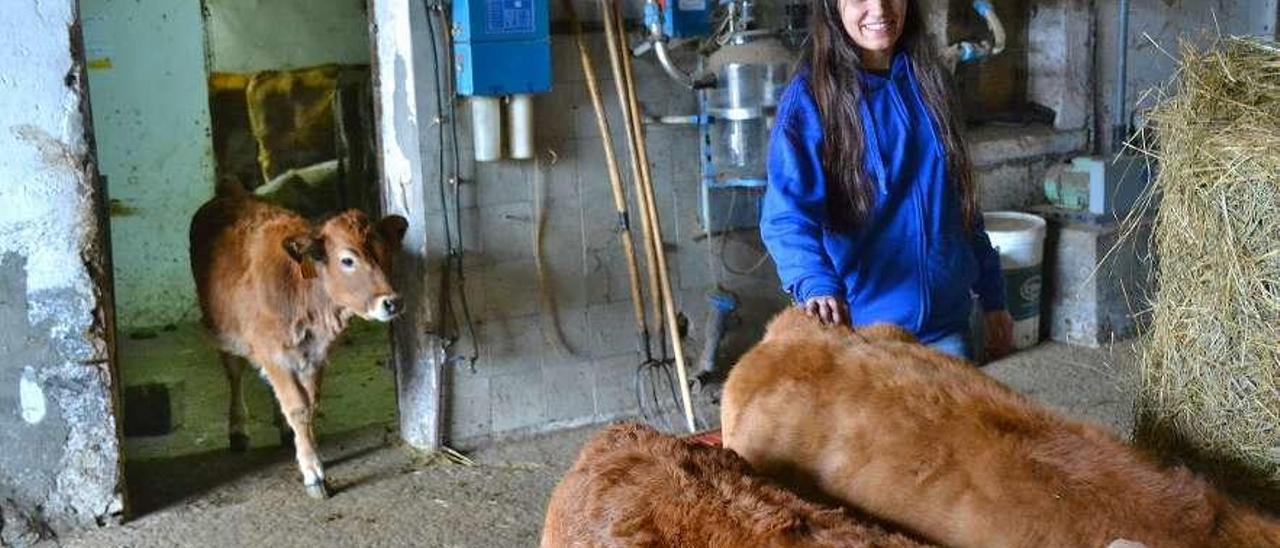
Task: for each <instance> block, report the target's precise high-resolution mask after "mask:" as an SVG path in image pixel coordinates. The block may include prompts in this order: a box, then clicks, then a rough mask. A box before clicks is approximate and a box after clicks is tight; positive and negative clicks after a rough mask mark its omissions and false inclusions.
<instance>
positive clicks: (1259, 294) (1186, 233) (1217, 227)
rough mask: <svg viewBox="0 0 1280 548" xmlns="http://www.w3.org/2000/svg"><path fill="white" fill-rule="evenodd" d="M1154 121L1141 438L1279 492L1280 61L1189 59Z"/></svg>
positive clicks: (1268, 50) (1267, 49) (1232, 479)
mask: <svg viewBox="0 0 1280 548" xmlns="http://www.w3.org/2000/svg"><path fill="white" fill-rule="evenodd" d="M1150 120H1151V122H1152V125H1153V126H1154V127H1155V131H1156V143H1155V147H1154V148H1152V149H1151V150H1149V151H1146V152H1148V153H1149V154H1151V156H1152V157H1153V158H1154V159H1155V160H1156V162H1157V163H1158V164H1159V172H1158V175H1157V178H1156V181H1155V184H1154V186H1153V191H1154V193H1155V195H1156V196H1157V197H1158V200H1159V208H1158V212H1157V213H1156V218H1155V226H1154V229H1153V230H1154V232H1153V235H1152V238H1153V244H1154V246H1155V253H1156V254H1157V256H1158V257H1159V265H1158V269H1157V273H1156V276H1157V279H1156V282H1157V289H1156V292H1155V293H1154V302H1153V303H1152V304H1153V309H1152V311H1151V312H1152V319H1151V325H1150V330H1149V332H1148V333H1147V334H1146V336H1145V337H1144V339H1143V344H1142V349H1141V355H1140V371H1141V374H1140V381H1139V388H1138V389H1139V393H1138V398H1137V405H1138V409H1137V411H1138V413H1137V425H1136V426H1137V432H1136V434H1135V437H1136V439H1137V441H1138V442H1139V443H1143V444H1145V445H1148V446H1150V447H1153V448H1155V449H1157V450H1159V451H1163V452H1165V453H1166V454H1176V455H1178V456H1179V457H1180V458H1182V460H1186V461H1189V462H1190V463H1191V464H1193V465H1199V466H1198V467H1200V468H1202V469H1203V470H1204V471H1206V472H1208V473H1209V474H1210V475H1212V476H1216V477H1217V478H1219V479H1220V480H1226V481H1227V483H1234V484H1235V485H1234V486H1235V487H1244V486H1248V487H1259V486H1262V487H1267V488H1270V490H1272V491H1273V492H1274V490H1275V488H1276V487H1277V486H1280V377H1277V373H1280V47H1277V45H1276V44H1275V43H1273V42H1268V41H1262V40H1257V39H1241V38H1229V39H1224V40H1220V41H1218V43H1216V44H1215V45H1214V46H1213V47H1211V48H1209V49H1207V50H1197V49H1195V48H1193V47H1191V46H1184V47H1183V49H1182V60H1181V64H1180V67H1179V70H1178V72H1177V73H1176V75H1175V79H1174V81H1173V83H1172V84H1171V85H1170V86H1169V87H1168V88H1166V89H1165V90H1163V92H1162V93H1161V94H1160V95H1159V97H1158V101H1157V106H1156V107H1155V108H1154V109H1153V110H1152V111H1151V112H1150ZM1241 480H1243V483H1242V482H1241ZM1255 495H1256V493H1255ZM1273 500H1274V499H1273Z"/></svg>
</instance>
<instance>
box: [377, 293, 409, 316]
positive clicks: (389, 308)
mask: <svg viewBox="0 0 1280 548" xmlns="http://www.w3.org/2000/svg"><path fill="white" fill-rule="evenodd" d="M382 309H383V310H385V311H386V312H387V314H391V315H394V314H399V313H400V311H401V310H403V309H404V300H403V299H401V298H400V296H399V295H391V296H388V297H383V298H382Z"/></svg>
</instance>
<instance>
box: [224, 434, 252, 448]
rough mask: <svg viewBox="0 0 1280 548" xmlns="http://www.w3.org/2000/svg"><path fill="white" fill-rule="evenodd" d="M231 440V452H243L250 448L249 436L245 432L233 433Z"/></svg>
mask: <svg viewBox="0 0 1280 548" xmlns="http://www.w3.org/2000/svg"><path fill="white" fill-rule="evenodd" d="M229 440H230V442H231V452H233V453H243V452H245V451H247V450H248V449H249V436H247V435H245V434H240V433H236V434H231V435H230V436H229Z"/></svg>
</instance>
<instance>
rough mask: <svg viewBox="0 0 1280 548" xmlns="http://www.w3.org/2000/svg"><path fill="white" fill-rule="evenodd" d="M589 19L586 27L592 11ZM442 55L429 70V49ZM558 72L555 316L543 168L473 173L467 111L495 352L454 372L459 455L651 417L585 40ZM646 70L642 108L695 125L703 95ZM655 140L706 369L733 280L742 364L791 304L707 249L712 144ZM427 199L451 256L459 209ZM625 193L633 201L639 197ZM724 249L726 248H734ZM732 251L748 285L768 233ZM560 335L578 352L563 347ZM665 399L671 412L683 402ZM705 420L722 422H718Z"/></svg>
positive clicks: (734, 338) (428, 146) (472, 249)
mask: <svg viewBox="0 0 1280 548" xmlns="http://www.w3.org/2000/svg"><path fill="white" fill-rule="evenodd" d="M581 8H582V10H583V12H586V10H587V8H586V6H581ZM587 13H590V12H587ZM584 17H585V16H584ZM437 28H439V27H437ZM415 30H416V31H417V33H416V34H415V40H417V41H418V42H419V44H420V45H421V44H426V43H427V42H426V40H427V35H426V33H425V32H424V29H415ZM588 39H589V48H590V50H591V51H592V52H593V55H594V61H595V67H596V71H597V73H598V75H600V76H601V77H602V80H601V81H600V86H601V89H602V90H603V91H604V100H605V103H606V105H607V106H608V107H607V108H608V109H609V112H610V116H611V118H610V121H611V123H612V124H613V126H612V133H613V138H614V142H615V145H616V147H617V148H616V150H617V151H618V154H619V155H620V157H622V158H625V156H626V145H625V140H624V137H623V127H622V120H621V117H620V115H619V111H618V107H617V99H616V93H615V92H614V84H613V80H612V78H611V77H610V69H609V65H608V60H607V58H606V57H605V56H604V52H605V51H606V50H605V48H604V42H603V36H602V35H601V34H598V33H595V34H589V35H588ZM421 47H425V46H421ZM426 54H427V55H428V57H427V58H428V59H429V50H427V51H426ZM684 61H685V62H688V59H685V60H684ZM552 62H553V70H554V87H555V89H554V91H553V92H552V93H550V94H543V95H539V96H537V97H536V99H535V123H534V126H535V128H536V132H537V136H536V143H537V149H538V151H539V152H540V153H543V154H544V156H543V157H544V158H547V157H549V156H548V155H547V151H548V150H554V151H555V157H556V161H555V163H554V165H547V164H548V163H549V162H546V161H544V163H543V172H542V181H543V184H542V186H543V192H544V194H543V195H544V197H545V200H544V203H545V207H546V210H545V215H546V219H547V223H546V229H545V230H546V233H545V236H544V244H543V249H544V259H545V267H546V269H547V271H548V279H549V280H550V284H549V287H548V289H547V290H548V291H549V292H550V299H549V300H548V301H542V300H541V299H540V294H539V289H538V282H537V272H536V271H537V266H536V262H535V255H534V250H533V237H532V233H533V230H534V228H533V219H534V214H535V211H534V203H535V201H534V168H533V162H531V161H511V160H503V161H499V162H494V163H480V164H477V163H475V162H473V161H472V160H471V159H470V158H471V144H470V121H469V116H468V114H467V109H466V108H465V105H462V106H460V108H459V115H460V119H459V122H460V124H459V130H460V131H459V138H460V144H461V147H462V151H461V153H462V158H463V161H462V166H461V167H462V172H463V178H464V182H463V186H462V188H461V189H460V192H461V201H460V203H459V205H460V212H461V216H460V224H461V228H462V230H461V233H460V234H461V238H462V245H463V248H464V249H465V253H466V254H465V258H464V264H465V274H466V295H467V297H468V301H469V304H470V306H471V309H472V312H473V316H474V319H475V320H476V326H475V327H476V335H477V342H478V343H479V349H480V350H479V359H478V360H477V361H476V363H475V367H474V370H473V369H471V368H469V367H467V363H466V361H454V362H451V365H449V366H448V369H447V371H446V375H445V378H446V380H445V392H446V394H447V396H446V402H445V409H446V412H445V415H446V416H445V419H446V424H445V425H444V431H445V435H446V438H447V439H448V441H450V442H451V443H454V444H461V445H463V446H466V445H471V444H475V443H480V442H481V441H483V440H488V439H493V438H497V437H504V436H509V435H517V434H522V433H529V432H535V431H540V430H547V429H551V428H557V427H564V426H569V425H575V424H584V423H588V422H599V421H603V420H607V419H609V418H612V417H617V416H620V415H629V414H634V413H635V412H636V409H637V404H636V396H635V393H634V391H633V386H634V378H635V377H634V375H635V372H636V369H637V367H638V366H639V365H640V363H641V361H642V360H643V358H642V356H641V354H640V353H639V352H638V351H637V347H638V344H637V337H636V335H635V328H634V327H633V320H632V308H631V307H632V304H631V300H630V297H629V292H628V284H629V282H628V275H627V272H626V268H625V264H626V263H625V259H624V257H623V255H622V252H621V251H620V248H619V244H618V239H617V236H616V234H615V232H614V228H615V226H616V224H617V216H616V213H615V212H614V209H613V205H612V204H613V201H612V194H611V190H610V187H609V183H608V177H607V173H606V171H605V168H604V166H605V160H604V152H603V149H602V148H601V138H600V134H599V131H598V130H597V128H596V122H595V118H594V112H593V110H592V107H591V104H590V101H589V98H588V94H587V87H586V84H585V81H584V78H583V75H582V69H581V66H580V64H579V60H578V50H577V47H576V45H575V42H574V41H573V39H572V37H571V36H566V35H554V36H553V61H552ZM636 69H637V71H638V74H637V77H636V80H637V82H638V83H639V90H638V92H639V97H640V100H641V102H642V103H644V105H645V108H646V111H647V112H650V113H661V114H690V113H693V112H694V111H695V109H696V102H695V97H694V95H693V94H692V93H689V92H686V91H682V90H680V89H678V86H675V85H673V84H672V83H671V82H670V81H669V80H668V79H667V78H666V76H665V75H663V74H661V72H660V69H658V68H657V66H656V64H654V63H653V61H652V59H651V58H649V57H646V58H643V59H640V60H638V61H637V65H636ZM419 84H420V87H419V90H420V92H419V95H418V103H419V105H424V104H427V105H434V101H435V97H434V95H431V93H434V88H433V87H432V86H430V85H429V83H428V82H423V79H422V78H420V79H419ZM647 135H648V139H649V151H650V157H651V159H652V166H653V174H654V183H655V186H656V188H655V193H656V195H657V202H658V207H659V209H660V216H661V218H662V223H663V230H664V233H665V244H666V247H667V249H668V263H669V265H670V270H671V276H672V283H673V286H674V287H675V288H676V289H675V291H674V292H675V293H676V295H675V296H676V299H677V301H678V303H679V304H678V308H679V309H680V310H681V311H682V312H683V313H684V314H685V315H686V316H687V317H688V318H689V320H690V324H691V325H690V336H689V338H688V339H687V341H686V354H687V355H688V356H689V358H690V366H691V367H692V366H693V360H694V359H695V358H696V357H697V356H698V353H699V351H700V349H701V340H702V332H703V322H704V319H705V311H706V308H707V302H706V297H705V292H706V291H707V290H708V289H710V288H711V287H712V286H713V285H712V284H713V280H716V279H718V280H720V281H721V283H722V284H723V285H724V287H726V288H727V289H729V290H731V291H734V292H735V293H737V295H738V297H739V299H740V300H741V301H742V309H741V314H740V323H739V324H738V327H737V328H736V329H734V330H733V332H732V334H731V336H730V340H729V341H728V342H727V346H728V347H730V348H736V349H737V350H736V351H737V352H740V351H741V350H742V349H744V348H745V347H746V346H747V345H748V344H750V343H751V342H752V341H754V340H755V339H756V338H757V337H758V335H759V332H760V329H761V327H762V324H763V321H764V319H765V318H767V317H768V316H770V315H771V314H772V312H773V311H775V310H777V309H778V308H779V307H780V306H782V305H783V304H784V303H785V300H784V297H783V295H782V293H781V291H780V290H779V288H778V284H777V281H776V279H775V274H774V272H773V270H772V267H771V265H770V264H769V262H768V261H764V262H763V263H762V264H761V265H760V266H759V267H758V268H757V269H756V270H755V271H754V273H753V275H747V276H738V275H732V274H728V273H721V272H719V271H720V270H723V269H722V268H721V267H720V266H719V260H718V259H715V264H716V270H717V272H715V273H713V271H712V270H711V269H710V268H709V267H708V264H709V257H708V253H707V247H706V246H707V240H706V239H703V238H699V237H698V232H699V228H698V221H697V204H698V184H699V165H698V159H697V154H698V148H697V144H696V143H697V141H696V139H697V132H696V130H694V129H692V128H688V127H650V128H649V130H648V133H647ZM439 143H440V141H439V138H438V136H437V133H436V131H435V127H434V126H431V125H429V124H428V125H425V126H424V128H423V132H422V153H423V155H424V158H426V159H427V160H428V161H434V159H435V158H436V157H437V154H438V146H439ZM446 156H447V155H446ZM627 165H628V164H624V165H623V167H624V169H627V168H626V166H627ZM629 178H630V176H629V172H628V175H627V176H626V180H629ZM427 184H428V189H430V192H428V197H429V199H428V201H427V207H428V215H430V216H433V217H434V219H433V221H432V222H433V230H432V234H431V241H432V249H433V250H434V251H435V252H437V253H440V252H441V250H442V249H443V248H444V245H445V244H444V237H443V234H442V232H443V230H442V228H441V227H442V226H443V223H439V224H435V223H437V222H438V220H439V219H440V218H441V217H442V216H443V215H444V214H445V211H446V209H447V211H448V214H449V215H452V214H453V211H452V203H451V202H450V204H449V207H447V208H442V207H441V204H440V202H439V201H438V199H436V197H435V196H436V194H435V190H434V188H435V187H434V185H435V184H436V183H435V181H427ZM625 184H627V186H628V189H629V188H630V183H629V182H628V183H625ZM628 192H630V190H628ZM632 204H633V205H632V210H631V211H632V213H631V216H632V219H633V225H634V226H633V231H632V232H633V235H634V237H635V239H636V242H637V244H638V243H639V242H640V241H641V232H640V228H639V226H640V225H639V221H638V219H639V213H638V210H636V209H634V204H635V202H634V200H633V201H632ZM456 237H457V235H455V238H456ZM713 242H714V245H715V246H716V248H717V249H719V248H720V246H721V240H719V239H714V240H713ZM637 247H639V246H638V245H637ZM725 249H726V253H725V255H726V261H728V262H729V263H730V265H731V267H736V268H739V269H744V270H745V269H747V268H748V267H750V266H752V265H753V264H756V263H758V262H759V259H760V258H761V253H763V249H762V248H760V247H758V240H757V238H756V236H755V234H754V233H753V232H746V233H743V234H740V235H736V236H734V237H733V238H732V239H731V241H729V242H727V243H725ZM641 268H642V270H641V272H642V273H643V272H644V271H643V266H641ZM642 283H643V280H642ZM548 304H550V306H548ZM552 309H554V310H552ZM650 317H651V318H652V314H650ZM557 325H558V326H559V330H560V331H561V332H562V333H563V335H564V340H565V343H566V345H567V346H568V348H569V352H567V353H566V352H562V351H560V350H557V348H556V346H555V345H554V344H553V343H552V342H550V340H549V339H548V335H549V333H550V332H551V331H552V330H554V329H555V326H557ZM464 331H465V330H464ZM470 352H471V341H470V339H469V338H468V337H467V336H466V333H465V332H464V333H463V338H462V340H460V341H458V343H457V344H456V345H455V346H454V347H453V348H452V351H451V355H467V354H469V353H470ZM655 352H657V347H656V344H655ZM734 352H735V351H734V350H730V351H729V354H733V353H734ZM663 399H664V401H666V402H668V406H669V405H670V403H669V402H670V400H671V398H670V397H669V396H665V397H664V398H663ZM674 417H675V415H673V420H674ZM704 418H705V419H707V420H710V421H714V420H716V417H715V416H714V414H711V416H705V417H704ZM677 424H678V422H677Z"/></svg>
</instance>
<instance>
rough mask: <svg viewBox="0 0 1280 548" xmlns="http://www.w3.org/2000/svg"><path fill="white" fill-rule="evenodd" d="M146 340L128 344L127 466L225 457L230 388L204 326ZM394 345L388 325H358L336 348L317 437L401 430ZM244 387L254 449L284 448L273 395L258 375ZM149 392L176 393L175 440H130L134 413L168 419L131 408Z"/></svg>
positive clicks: (134, 338)
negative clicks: (133, 391)
mask: <svg viewBox="0 0 1280 548" xmlns="http://www.w3.org/2000/svg"><path fill="white" fill-rule="evenodd" d="M140 333H142V334H144V335H143V336H142V337H139V336H138V335H139V332H131V333H129V334H128V335H126V337H124V339H123V340H121V341H120V363H121V369H122V375H121V376H122V377H123V379H124V384H125V389H126V398H125V424H126V437H125V455H126V457H127V459H128V460H129V461H130V462H134V463H137V462H139V461H151V460H156V459H168V458H174V457H182V458H188V457H191V456H193V455H198V454H201V453H210V452H215V453H216V452H224V451H225V450H226V448H227V407H228V402H229V401H230V392H229V391H230V388H229V385H228V383H227V380H226V377H225V375H224V374H223V368H222V365H221V363H220V362H219V360H218V353H217V351H216V350H215V348H214V346H213V345H212V340H211V339H210V338H209V337H208V335H206V334H205V332H204V330H203V328H201V327H200V326H199V325H196V324H182V325H176V326H172V327H170V328H168V329H161V330H144V331H141V332H140ZM388 341H389V339H388V334H387V326H386V325H385V324H376V323H369V322H364V321H360V320H358V319H357V320H355V321H353V322H352V324H351V326H350V328H349V329H348V330H347V331H346V332H345V333H344V334H343V336H342V338H341V339H339V342H338V343H337V344H336V345H334V348H333V352H332V354H331V356H330V360H329V366H328V367H327V368H326V370H325V383H324V390H323V391H322V392H321V395H320V411H319V413H318V416H317V418H316V430H317V435H319V436H320V437H322V438H327V437H332V436H340V435H342V434H344V433H347V432H355V431H359V430H363V429H367V428H369V427H373V426H385V425H389V424H393V423H394V422H395V420H396V406H395V385H394V380H393V378H392V374H391V371H390V370H388V369H387V368H386V367H385V366H384V364H385V363H386V361H387V359H388V356H389V354H390V343H389V342H388ZM241 382H242V385H243V387H244V398H245V403H246V405H247V407H248V411H249V412H248V425H247V427H248V434H249V439H250V443H251V444H252V447H254V448H266V447H276V448H278V447H280V436H279V430H278V428H277V427H276V419H275V408H276V403H275V398H274V396H273V395H272V394H271V388H270V387H269V386H267V384H266V383H265V382H263V381H262V380H261V379H260V378H259V377H258V375H257V374H256V373H254V372H253V371H252V370H246V371H245V374H244V378H243V379H242V381H241ZM141 385H151V386H155V385H162V386H164V387H165V389H166V391H167V392H168V395H169V398H170V405H169V406H168V408H169V410H170V411H169V413H170V414H171V416H172V419H171V421H172V426H173V427H172V430H171V431H170V432H169V433H167V434H164V435H152V436H136V435H135V436H128V435H127V434H128V433H129V432H128V428H129V424H130V420H131V419H136V418H137V417H134V416H133V414H134V413H141V414H143V415H148V414H154V413H156V412H157V411H160V412H163V411H164V410H163V409H155V408H154V407H157V405H155V404H151V402H147V403H148V404H147V405H140V404H139V403H138V401H137V400H133V401H131V400H130V398H129V397H128V394H129V393H130V391H129V389H130V388H131V387H137V386H141Z"/></svg>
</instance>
